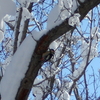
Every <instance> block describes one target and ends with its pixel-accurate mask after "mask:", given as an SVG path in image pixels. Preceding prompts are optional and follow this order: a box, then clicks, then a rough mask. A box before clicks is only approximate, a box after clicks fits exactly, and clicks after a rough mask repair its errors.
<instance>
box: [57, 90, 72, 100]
mask: <svg viewBox="0 0 100 100" xmlns="http://www.w3.org/2000/svg"><path fill="white" fill-rule="evenodd" d="M57 97H58V99H59V100H70V95H69V94H68V92H67V91H65V90H60V91H58V93H57Z"/></svg>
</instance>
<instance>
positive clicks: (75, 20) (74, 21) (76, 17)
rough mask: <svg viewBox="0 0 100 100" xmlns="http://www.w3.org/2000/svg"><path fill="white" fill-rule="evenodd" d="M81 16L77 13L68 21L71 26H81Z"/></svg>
mask: <svg viewBox="0 0 100 100" xmlns="http://www.w3.org/2000/svg"><path fill="white" fill-rule="evenodd" d="M79 17H80V14H78V13H75V14H74V16H71V17H70V18H69V20H68V23H69V25H71V26H75V25H76V26H79V25H80V19H79Z"/></svg>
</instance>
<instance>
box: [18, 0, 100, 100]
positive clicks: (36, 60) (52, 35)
mask: <svg viewBox="0 0 100 100" xmlns="http://www.w3.org/2000/svg"><path fill="white" fill-rule="evenodd" d="M99 3H100V0H86V2H84V3H82V4H81V5H80V6H79V7H78V8H77V9H76V11H75V13H76V12H77V13H79V14H80V15H81V17H80V20H81V21H82V19H83V18H84V17H85V15H86V14H87V13H88V12H89V11H90V10H91V9H92V8H93V7H95V6H97V5H98V4H99ZM74 29H75V27H72V26H70V25H69V24H68V19H66V20H65V21H64V22H63V23H62V24H60V25H59V26H56V27H55V28H53V29H52V30H50V31H48V32H47V34H46V35H44V36H42V37H41V39H40V40H39V41H38V42H37V46H36V48H35V51H34V52H33V55H32V58H31V61H30V64H29V66H28V70H27V72H26V75H25V77H24V78H23V80H22V82H21V84H20V87H19V89H18V92H17V95H16V100H27V98H28V95H29V93H30V90H31V88H32V85H33V82H34V80H35V78H36V76H37V74H38V71H39V69H40V68H41V66H42V64H43V62H41V60H40V59H41V56H42V54H43V53H44V52H46V50H47V49H48V46H49V44H50V43H51V42H52V41H54V40H55V39H57V38H58V37H60V36H62V35H63V34H65V33H66V32H68V31H70V30H74Z"/></svg>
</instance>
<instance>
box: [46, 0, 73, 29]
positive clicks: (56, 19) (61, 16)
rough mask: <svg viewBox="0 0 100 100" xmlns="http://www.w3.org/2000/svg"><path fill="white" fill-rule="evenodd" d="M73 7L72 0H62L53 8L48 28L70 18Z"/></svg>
mask: <svg viewBox="0 0 100 100" xmlns="http://www.w3.org/2000/svg"><path fill="white" fill-rule="evenodd" d="M71 7H72V0H67V1H66V0H60V1H59V4H58V5H56V6H55V7H54V8H53V9H52V10H51V12H50V14H49V16H48V21H47V29H49V30H50V29H52V28H53V27H55V26H57V25H59V24H61V23H62V22H63V21H64V20H65V19H66V18H68V17H69V16H70V15H71ZM52 16H53V18H52Z"/></svg>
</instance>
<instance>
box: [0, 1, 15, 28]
mask: <svg viewBox="0 0 100 100" xmlns="http://www.w3.org/2000/svg"><path fill="white" fill-rule="evenodd" d="M15 13H16V6H15V4H14V2H13V1H12V0H0V29H1V20H2V19H3V17H4V16H5V15H6V14H9V15H15Z"/></svg>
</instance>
